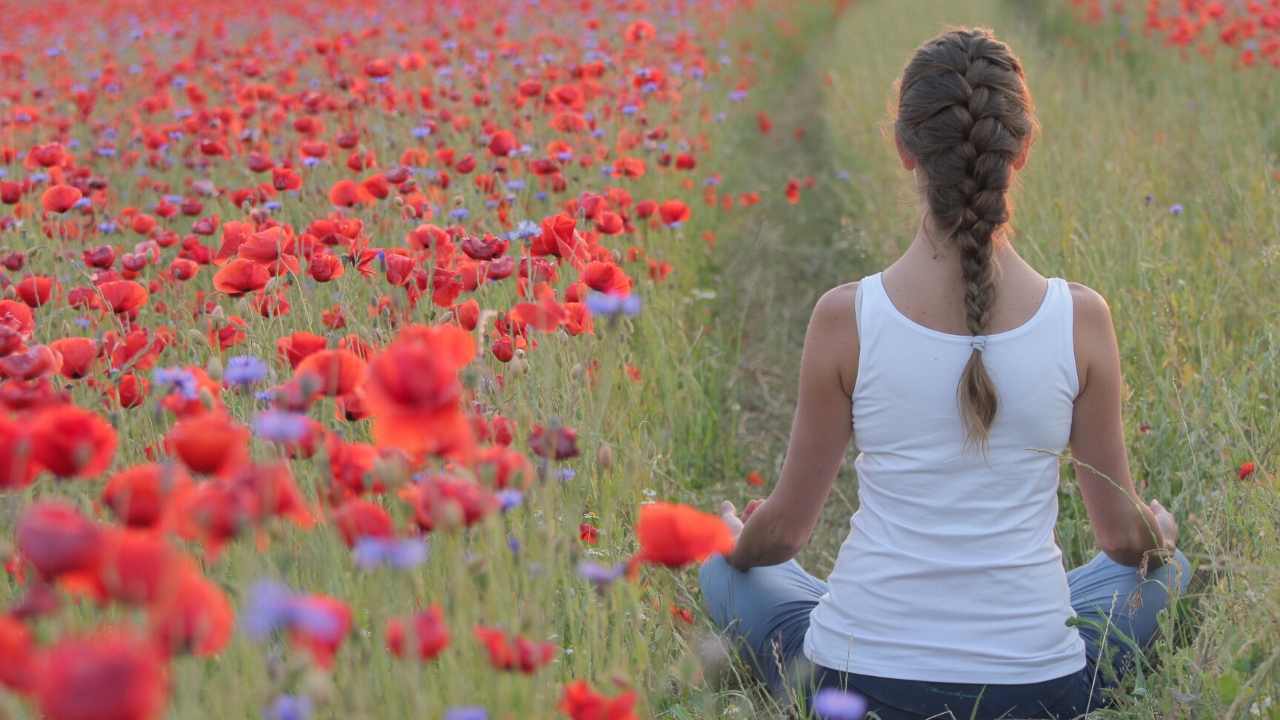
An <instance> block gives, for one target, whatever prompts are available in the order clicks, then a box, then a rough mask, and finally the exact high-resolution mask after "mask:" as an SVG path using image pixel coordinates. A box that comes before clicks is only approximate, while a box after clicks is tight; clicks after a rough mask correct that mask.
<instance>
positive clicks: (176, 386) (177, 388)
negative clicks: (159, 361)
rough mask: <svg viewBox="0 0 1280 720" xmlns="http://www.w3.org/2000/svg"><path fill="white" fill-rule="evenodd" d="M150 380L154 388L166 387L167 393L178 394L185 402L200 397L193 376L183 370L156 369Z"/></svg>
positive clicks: (176, 368) (175, 368)
mask: <svg viewBox="0 0 1280 720" xmlns="http://www.w3.org/2000/svg"><path fill="white" fill-rule="evenodd" d="M151 380H152V381H153V382H155V384H156V386H158V387H168V388H169V392H175V393H178V394H179V395H181V396H182V397H184V398H186V399H187V400H195V399H196V398H197V397H199V395H200V390H199V388H198V387H197V386H196V378H195V376H194V375H192V374H191V372H190V371H188V370H186V369H184V368H178V367H174V368H156V370H155V372H153V373H152V375H151Z"/></svg>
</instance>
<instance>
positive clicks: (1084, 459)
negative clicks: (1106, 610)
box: [1071, 283, 1178, 570]
mask: <svg viewBox="0 0 1280 720" xmlns="http://www.w3.org/2000/svg"><path fill="white" fill-rule="evenodd" d="M1071 296H1072V300H1073V302H1074V303H1075V348H1076V350H1075V352H1076V367H1077V368H1078V372H1079V378H1080V393H1079V395H1077V396H1076V402H1075V411H1074V415H1073V417H1072V421H1071V454H1072V456H1073V457H1074V459H1075V460H1076V461H1077V462H1076V478H1077V479H1078V480H1079V482H1080V494H1081V496H1082V497H1083V498H1084V505H1085V509H1086V510H1087V511H1088V513H1089V522H1090V524H1092V525H1093V533H1094V537H1095V538H1096V539H1097V541H1098V546H1099V547H1101V548H1102V551H1103V552H1105V553H1106V554H1107V556H1108V557H1110V558H1111V559H1112V560H1114V561H1116V562H1117V563H1120V564H1122V565H1129V566H1137V565H1140V564H1142V563H1143V561H1144V558H1145V559H1146V560H1145V562H1146V566H1147V569H1148V570H1151V569H1154V568H1156V567H1159V566H1160V565H1161V564H1163V558H1162V557H1161V552H1160V551H1170V552H1172V550H1173V548H1174V545H1175V543H1176V542H1177V532H1178V531H1177V523H1176V522H1175V521H1174V520H1173V516H1172V515H1170V514H1169V512H1168V511H1167V510H1165V509H1164V508H1163V507H1161V506H1160V504H1159V503H1155V502H1153V503H1152V504H1151V505H1150V506H1148V505H1147V503H1145V502H1143V501H1142V498H1141V497H1139V496H1138V493H1137V491H1136V490H1135V489H1134V487H1133V478H1132V477H1131V476H1130V475H1129V457H1128V453H1127V452H1126V450H1125V445H1124V425H1123V422H1122V420H1121V412H1120V404H1121V398H1120V395H1121V391H1122V388H1123V381H1122V380H1121V376H1120V350H1119V346H1118V343H1117V342H1116V331H1115V325H1114V324H1113V322H1112V320H1111V308H1110V307H1108V306H1107V301H1106V300H1105V299H1103V297H1102V296H1101V295H1099V294H1098V293H1097V292H1095V291H1093V290H1091V289H1089V288H1087V287H1085V286H1083V285H1080V284H1077V283H1072V286H1071Z"/></svg>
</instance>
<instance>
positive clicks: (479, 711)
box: [444, 705, 489, 720]
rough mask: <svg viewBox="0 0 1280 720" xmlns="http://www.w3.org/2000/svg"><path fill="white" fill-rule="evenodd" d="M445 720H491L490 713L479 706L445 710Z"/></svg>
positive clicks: (464, 706)
mask: <svg viewBox="0 0 1280 720" xmlns="http://www.w3.org/2000/svg"><path fill="white" fill-rule="evenodd" d="M444 720H489V712H488V711H487V710H485V709H484V708H482V707H480V706H479V705H461V706H458V707H451V708H449V709H448V710H445V711H444Z"/></svg>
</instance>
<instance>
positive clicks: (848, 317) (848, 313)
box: [813, 280, 858, 340]
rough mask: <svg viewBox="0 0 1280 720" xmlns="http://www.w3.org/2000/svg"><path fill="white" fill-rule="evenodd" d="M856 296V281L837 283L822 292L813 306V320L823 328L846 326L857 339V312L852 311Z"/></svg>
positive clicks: (833, 328)
mask: <svg viewBox="0 0 1280 720" xmlns="http://www.w3.org/2000/svg"><path fill="white" fill-rule="evenodd" d="M857 296H858V281H857V280H854V281H853V282H847V283H845V284H843V285H837V286H835V287H833V288H831V289H830V290H828V291H826V292H825V293H823V294H822V297H820V298H818V302H817V304H816V305H815V306H814V308H813V321H814V322H815V323H821V324H822V326H823V329H825V330H830V331H838V330H839V329H840V328H841V327H848V328H849V329H850V330H852V331H853V333H854V335H853V336H854V339H855V340H856V339H857V327H858V326H857V321H858V318H857V314H856V313H855V312H854V300H855V299H856V298H857Z"/></svg>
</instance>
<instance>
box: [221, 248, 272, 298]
mask: <svg viewBox="0 0 1280 720" xmlns="http://www.w3.org/2000/svg"><path fill="white" fill-rule="evenodd" d="M270 280H271V271H270V270H269V269H268V268H267V266H265V265H262V264H259V263H256V262H254V261H252V260H246V259H244V258H241V257H238V258H235V259H234V260H231V261H230V262H228V263H227V264H226V265H223V266H222V269H220V270H218V272H217V273H216V274H215V275H214V276H213V287H214V289H216V290H218V291H220V292H224V293H226V294H228V295H244V294H245V293H250V292H255V291H258V290H261V289H262V288H264V287H266V286H267V283H268V282H270Z"/></svg>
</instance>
